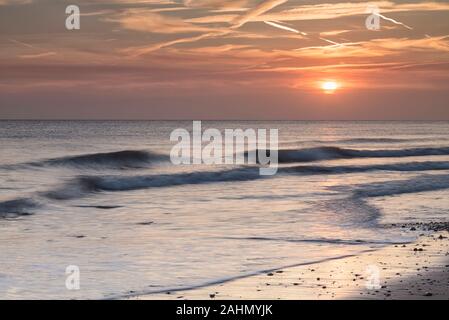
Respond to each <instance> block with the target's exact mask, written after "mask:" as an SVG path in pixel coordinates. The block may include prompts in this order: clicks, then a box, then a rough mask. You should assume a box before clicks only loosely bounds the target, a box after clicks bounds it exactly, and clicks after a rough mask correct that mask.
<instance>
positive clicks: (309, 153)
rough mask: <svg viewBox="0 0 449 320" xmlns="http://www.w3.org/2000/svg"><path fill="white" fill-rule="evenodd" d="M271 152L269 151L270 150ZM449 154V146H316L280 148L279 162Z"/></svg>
mask: <svg viewBox="0 0 449 320" xmlns="http://www.w3.org/2000/svg"><path fill="white" fill-rule="evenodd" d="M268 152H269V151H268ZM439 155H449V147H441V148H440V147H439V148H410V149H383V150H359V149H346V148H339V147H315V148H306V149H297V150H295V149H283V150H278V157H279V163H292V162H312V161H320V160H335V159H352V158H401V157H420V156H439Z"/></svg>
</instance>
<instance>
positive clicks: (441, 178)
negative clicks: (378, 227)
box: [353, 174, 449, 198]
mask: <svg viewBox="0 0 449 320" xmlns="http://www.w3.org/2000/svg"><path fill="white" fill-rule="evenodd" d="M444 189H449V174H443V175H422V176H418V177H414V178H411V179H405V180H396V181H394V180H393V181H382V182H374V183H369V184H361V185H357V186H356V189H355V190H354V192H353V194H354V197H360V198H372V197H382V196H394V195H399V194H405V193H418V192H426V191H438V190H444Z"/></svg>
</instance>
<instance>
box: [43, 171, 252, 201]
mask: <svg viewBox="0 0 449 320" xmlns="http://www.w3.org/2000/svg"><path fill="white" fill-rule="evenodd" d="M259 178H261V176H260V175H259V169H258V168H254V167H250V168H238V169H231V170H224V171H215V172H214V171H206V172H204V171H197V172H189V173H178V174H161V175H146V176H81V177H78V178H76V179H75V180H72V181H70V182H68V183H67V184H66V185H64V186H63V187H62V188H60V189H58V190H54V191H49V192H46V193H45V196H47V197H49V198H52V199H58V200H65V199H73V198H78V197H82V196H84V195H85V194H87V193H92V192H99V191H130V190H139V189H148V188H160V187H170V186H179V185H188V184H205V183H216V182H233V181H250V180H256V179H259Z"/></svg>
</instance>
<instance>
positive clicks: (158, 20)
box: [105, 9, 213, 34]
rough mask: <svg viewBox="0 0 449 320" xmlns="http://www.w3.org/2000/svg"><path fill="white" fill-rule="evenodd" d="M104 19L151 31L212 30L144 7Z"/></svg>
mask: <svg viewBox="0 0 449 320" xmlns="http://www.w3.org/2000/svg"><path fill="white" fill-rule="evenodd" d="M105 21H110V22H118V23H120V25H121V26H122V28H124V29H128V30H134V31H142V32H151V33H166V34H171V33H175V34H181V33H192V32H210V31H213V29H211V28H209V27H204V26H198V25H195V24H192V23H189V22H185V21H184V20H182V19H180V18H177V17H173V16H167V15H162V14H158V13H155V12H152V11H150V10H146V9H143V10H142V9H129V10H126V11H125V12H123V13H120V14H118V15H117V16H115V17H112V18H107V19H105Z"/></svg>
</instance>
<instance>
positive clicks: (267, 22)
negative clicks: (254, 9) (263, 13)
mask: <svg viewBox="0 0 449 320" xmlns="http://www.w3.org/2000/svg"><path fill="white" fill-rule="evenodd" d="M264 23H266V24H268V25H270V26H272V27H275V28H279V29H282V30H286V31H290V32H294V33H299V34H301V35H303V36H306V35H307V33H305V32H301V31H299V30H296V29H294V28H291V27H287V26H284V25H282V24H279V23H276V22H273V21H264Z"/></svg>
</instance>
